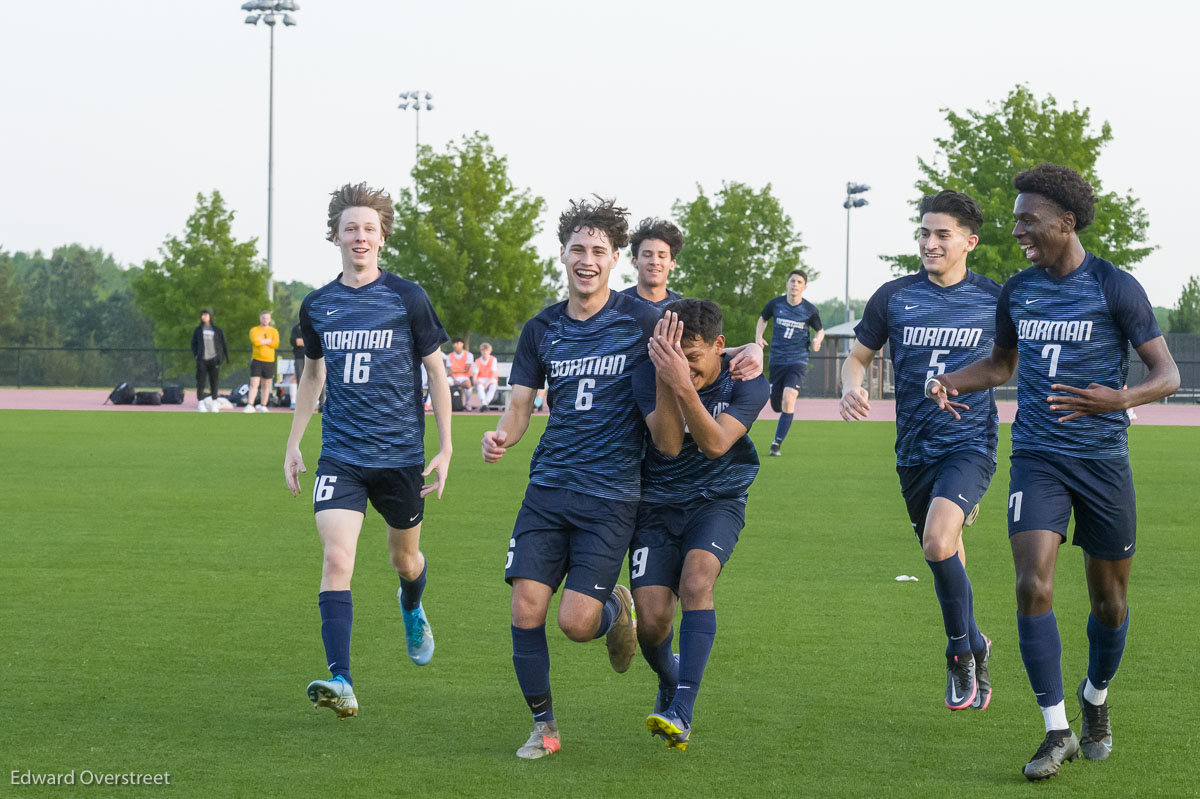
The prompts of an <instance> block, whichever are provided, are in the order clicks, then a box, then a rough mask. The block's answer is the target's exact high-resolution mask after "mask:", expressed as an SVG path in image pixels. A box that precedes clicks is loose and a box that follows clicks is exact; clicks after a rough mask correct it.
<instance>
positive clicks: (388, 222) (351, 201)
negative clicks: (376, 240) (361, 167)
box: [325, 183, 396, 241]
mask: <svg viewBox="0 0 1200 799" xmlns="http://www.w3.org/2000/svg"><path fill="white" fill-rule="evenodd" d="M330 194H331V196H332V197H333V199H332V200H330V201H329V220H328V222H327V224H328V226H329V232H328V233H327V234H326V235H325V238H327V239H328V240H329V241H333V237H334V236H336V235H337V232H338V225H340V224H341V220H342V211H345V210H346V209H347V208H371V209H374V210H375V212H376V213H378V214H379V233H380V235H381V236H382V237H383V238H384V239H386V238H387V237H388V236H390V235H392V223H393V222H395V220H396V209H395V207H394V206H393V205H392V196H391V195H390V194H388V193H387V192H386V191H385V190H383V189H373V188H371V187H370V186H368V185H367V184H366V183H358V184H355V185H351V184H349V183H347V184H346V185H345V186H342V187H341V188H339V189H337V190H336V191H333V192H330Z"/></svg>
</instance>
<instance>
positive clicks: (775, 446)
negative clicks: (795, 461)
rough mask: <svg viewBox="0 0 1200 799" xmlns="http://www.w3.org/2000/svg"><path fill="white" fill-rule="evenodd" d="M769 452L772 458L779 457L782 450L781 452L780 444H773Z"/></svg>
mask: <svg viewBox="0 0 1200 799" xmlns="http://www.w3.org/2000/svg"><path fill="white" fill-rule="evenodd" d="M767 454H768V455H770V456H771V457H772V458H778V457H779V455H780V452H779V445H778V444H771V451H770V452H768V453H767Z"/></svg>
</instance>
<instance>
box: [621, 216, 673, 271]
mask: <svg viewBox="0 0 1200 799" xmlns="http://www.w3.org/2000/svg"><path fill="white" fill-rule="evenodd" d="M647 239H658V240H659V241H662V242H666V245H667V246H668V247H670V248H671V260H672V261H674V260H675V259H676V258H678V257H679V252H680V250H682V249H683V231H681V230H680V229H679V228H678V227H676V226H675V223H674V222H671V221H670V220H667V219H657V218H655V217H653V216H648V217H646V218H645V219H643V220H642V221H641V222H638V226H637V230H635V231H633V235H632V236H631V241H632V242H633V243H632V244H631V245H630V247H629V254H630V256H631V257H633V258H637V255H638V250H640V249H641V248H642V242H643V241H646V240H647Z"/></svg>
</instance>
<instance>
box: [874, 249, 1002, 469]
mask: <svg viewBox="0 0 1200 799" xmlns="http://www.w3.org/2000/svg"><path fill="white" fill-rule="evenodd" d="M999 295H1000V286H999V284H997V283H996V282H995V281H993V280H989V279H988V278H986V277H983V276H982V275H977V274H975V273H974V272H971V271H968V272H967V276H966V278H965V279H963V280H962V281H960V282H959V283H956V284H955V285H953V286H948V287H943V286H939V285H937V284H936V283H934V282H932V281H931V280H930V279H929V275H928V273H926V271H925V270H924V269H922V270H920V271H919V272H917V273H915V274H912V275H905V276H904V277H901V278H897V279H896V280H892V281H890V282H888V283H884V284H883V285H882V286H880V287H879V289H878V290H877V291H876V292H875V293H874V294H873V295H871V299H870V300H869V301H868V302H867V307H866V310H864V311H863V317H862V320H861V321H859V323H858V325H857V326H856V327H855V328H854V335H855V336H856V337H857V338H858V341H859V343H861V344H862V345H863V346H864V347H867V348H868V349H871V350H876V351H878V350H881V349H883V345H884V343H885V342H887V341H891V353H892V366H893V367H894V368H893V372H894V373H895V381H896V465H898V466H917V465H919V464H923V463H933V462H935V461H937V460H939V459H940V458H942V457H944V456H946V455H948V454H949V453H951V452H958V451H961V450H964V449H972V450H975V451H977V452H982V453H984V454H986V455H988V456H990V457H991V458H992V460H993V461H994V460H995V459H996V443H997V441H998V439H999V429H1000V425H999V417H998V416H997V414H996V399H995V392H994V390H993V389H988V390H986V391H977V392H975V393H972V394H962V395H960V396H958V397H956V398H955V401H957V402H962V403H964V404H966V405H969V406H970V410H967V411H963V412H962V420H961V421H955V419H954V417H953V416H951V415H950V414H948V413H946V412H945V411H943V410H939V409H938V407H937V405H935V404H934V403H933V402H931V401H929V400H928V399H926V398H925V381H926V380H927V379H929V378H931V377H937V376H938V375H940V374H944V373H945V372H953V371H955V370H958V369H962V368H963V367H965V366H968V365H970V364H972V363H974V362H975V361H978V360H979V359H981V358H984V357H986V356H987V355H988V354H989V353H990V352H991V351H992V341H993V340H994V339H995V337H996V318H995V317H996V298H997V297H998V296H999Z"/></svg>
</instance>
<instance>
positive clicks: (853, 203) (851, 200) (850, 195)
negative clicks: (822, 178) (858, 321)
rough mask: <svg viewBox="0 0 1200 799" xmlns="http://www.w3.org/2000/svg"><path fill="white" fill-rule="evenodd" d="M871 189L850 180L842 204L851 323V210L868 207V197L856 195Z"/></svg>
mask: <svg viewBox="0 0 1200 799" xmlns="http://www.w3.org/2000/svg"><path fill="white" fill-rule="evenodd" d="M870 190H871V187H870V186H868V185H867V184H865V183H855V182H854V181H852V180H850V181H847V182H846V199H845V201H844V202H843V203H842V207H843V208H845V209H846V296H845V301H846V318H845V321H847V322H849V321H850V210H851V209H852V208H862V207H863V206H864V205H867V204H868V203H867V198H866V197H855V196H854V195H856V194H862V193H863V192H868V191H870Z"/></svg>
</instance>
